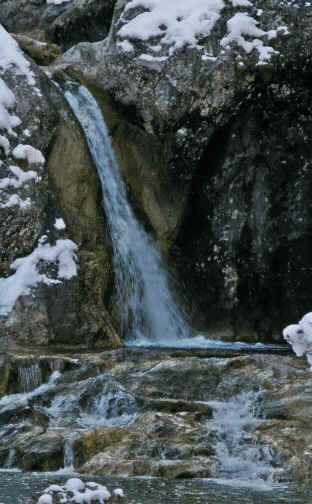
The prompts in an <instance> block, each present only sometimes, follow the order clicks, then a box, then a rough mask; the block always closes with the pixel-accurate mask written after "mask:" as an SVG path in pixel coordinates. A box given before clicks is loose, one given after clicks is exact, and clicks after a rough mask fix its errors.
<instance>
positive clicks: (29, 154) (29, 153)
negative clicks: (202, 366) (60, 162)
mask: <svg viewBox="0 0 312 504" xmlns="http://www.w3.org/2000/svg"><path fill="white" fill-rule="evenodd" d="M12 155H13V156H14V157H15V159H25V160H26V161H27V162H28V163H29V164H39V165H42V164H44V163H45V158H44V156H43V154H42V152H41V151H40V150H38V149H35V148H34V147H32V146H31V145H23V144H19V145H17V146H16V147H15V149H14V150H13V151H12Z"/></svg>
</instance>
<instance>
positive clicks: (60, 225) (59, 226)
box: [53, 217, 66, 231]
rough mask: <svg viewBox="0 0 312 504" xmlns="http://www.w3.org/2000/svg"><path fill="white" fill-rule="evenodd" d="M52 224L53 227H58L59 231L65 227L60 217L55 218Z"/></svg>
mask: <svg viewBox="0 0 312 504" xmlns="http://www.w3.org/2000/svg"><path fill="white" fill-rule="evenodd" d="M53 226H54V227H55V229H58V230H59V231H61V230H63V229H66V224H65V222H64V221H63V219H62V218H61V217H60V218H59V219H55V222H54V225H53Z"/></svg>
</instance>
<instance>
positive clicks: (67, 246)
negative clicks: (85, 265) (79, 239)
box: [0, 239, 77, 315]
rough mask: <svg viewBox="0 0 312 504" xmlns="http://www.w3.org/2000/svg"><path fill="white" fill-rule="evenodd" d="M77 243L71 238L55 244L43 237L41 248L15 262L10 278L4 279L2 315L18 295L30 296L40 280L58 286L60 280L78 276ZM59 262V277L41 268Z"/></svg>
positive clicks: (0, 303) (1, 280)
mask: <svg viewBox="0 0 312 504" xmlns="http://www.w3.org/2000/svg"><path fill="white" fill-rule="evenodd" d="M76 250H77V245H76V244H75V243H74V242H73V241H71V240H69V239H65V240H57V242H56V243H55V245H51V244H49V243H45V239H43V240H39V244H38V247H37V248H36V249H35V250H34V251H33V252H32V253H31V254H29V255H28V256H25V257H21V258H19V259H16V260H15V261H14V262H13V263H12V264H11V269H13V270H15V273H14V274H13V275H11V276H9V277H7V278H0V315H7V314H8V313H9V312H10V311H12V309H13V308H14V305H15V303H16V301H17V300H18V298H19V297H20V296H23V295H28V294H30V293H31V290H32V289H33V288H34V287H36V286H37V285H38V284H39V283H44V284H46V285H54V284H58V283H61V280H60V279H66V280H69V279H70V278H72V277H73V276H75V275H77V264H76V253H75V252H76ZM50 264H55V265H56V266H57V274H56V276H57V278H56V279H54V278H51V277H50V276H48V274H46V273H42V272H40V271H39V266H40V267H41V269H42V266H43V265H46V266H47V265H50Z"/></svg>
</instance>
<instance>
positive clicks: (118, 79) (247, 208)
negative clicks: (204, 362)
mask: <svg viewBox="0 0 312 504" xmlns="http://www.w3.org/2000/svg"><path fill="white" fill-rule="evenodd" d="M133 5H134V4H133ZM140 5H141V4H140V2H136V3H135V5H134V6H133V7H132V2H129V1H126V0H123V1H121V0H120V1H119V2H117V4H116V7H115V12H114V19H113V25H112V30H111V31H110V35H109V37H108V38H107V39H106V40H105V41H104V42H103V43H98V44H87V43H84V44H78V45H77V46H75V47H73V48H72V49H71V50H69V51H68V52H67V53H66V54H65V55H64V56H63V57H62V58H61V59H59V60H58V66H59V67H61V68H63V69H67V70H68V71H71V72H73V73H74V74H75V75H76V76H78V77H79V76H80V78H81V79H82V80H83V81H84V82H86V83H87V84H88V85H89V86H91V87H92V86H93V87H94V88H96V89H97V90H98V92H99V93H100V92H102V93H103V94H104V95H105V96H106V97H109V99H110V100H111V102H112V103H113V104H114V107H115V108H116V107H118V108H119V110H120V111H121V112H122V114H123V117H124V119H125V121H126V122H127V127H124V131H125V135H126V134H127V133H128V132H129V131H131V132H133V131H138V130H137V128H139V129H140V135H139V137H138V136H137V137H136V138H135V134H130V135H129V137H130V139H129V140H128V135H127V142H133V144H134V145H135V147H131V149H132V152H135V153H138V152H139V151H140V150H141V151H142V149H141V147H140V145H142V141H144V142H145V144H146V149H145V152H144V156H143V159H147V160H148V159H149V153H150V163H149V166H150V167H151V168H150V170H149V176H147V175H146V174H144V169H143V171H142V169H140V168H137V171H138V172H139V173H140V175H141V177H142V178H141V180H144V183H143V184H141V183H140V182H137V177H135V176H133V173H134V172H133V168H132V167H131V163H129V167H127V166H125V165H126V163H125V156H123V155H122V150H123V147H122V145H121V144H122V141H123V140H122V137H123V139H124V138H125V135H121V136H120V129H119V130H118V132H117V133H116V130H115V129H114V128H113V127H111V134H112V137H113V139H114V140H115V144H116V150H117V152H119V160H120V162H121V164H122V167H123V168H122V169H123V171H124V173H125V178H126V180H127V181H128V182H129V185H130V187H131V192H132V194H133V195H134V197H135V201H136V203H137V204H138V205H139V212H141V214H142V212H143V214H145V215H146V216H147V218H148V219H149V221H150V224H151V225H152V227H153V228H154V231H155V233H156V235H157V237H158V238H159V239H160V240H161V242H162V244H163V247H164V250H166V251H167V252H168V253H169V256H170V258H171V262H173V263H174V264H175V265H176V267H177V270H178V274H179V277H180V279H181V280H182V283H183V284H184V285H185V295H186V298H187V300H188V301H187V305H188V307H189V308H190V311H191V312H192V315H193V318H194V322H195V324H197V326H198V327H201V328H202V329H206V330H207V331H209V332H210V333H211V334H219V335H221V336H223V337H228V338H230V339H233V338H234V339H235V338H239V339H246V338H247V339H250V340H255V339H259V338H260V339H262V340H263V339H271V338H272V337H273V338H274V339H279V338H280V329H281V327H282V326H283V325H284V324H285V323H287V321H289V320H292V319H297V318H298V316H300V314H301V313H303V312H304V311H305V310H307V309H308V305H309V300H310V296H311V287H310V286H311V278H310V274H309V271H310V269H311V261H310V254H309V249H310V231H309V221H310V218H311V216H310V203H309V199H308V198H309V197H308V194H309V187H310V183H311V181H310V175H309V174H310V171H311V170H309V166H310V164H311V146H310V144H309V138H310V136H311V114H310V110H311V90H310V87H309V80H310V67H311V66H310V59H311V56H310V55H311V38H310V36H309V33H310V30H311V17H310V10H311V6H309V5H308V4H305V6H303V5H301V3H300V5H299V6H296V8H294V7H291V5H290V4H287V5H286V4H284V3H281V2H278V3H276V2H273V1H272V2H271V1H270V2H262V1H257V2H256V3H253V4H251V3H250V2H242V3H241V4H240V3H239V2H238V3H236V4H235V5H236V7H234V6H230V2H227V5H226V6H225V7H224V9H223V10H222V15H221V17H219V19H217V21H216V22H215V25H214V27H213V29H212V30H211V32H210V35H209V36H207V37H206V38H205V37H203V39H200V38H197V39H196V40H197V45H196V44H195V45H194V44H193V46H190V45H188V44H186V45H185V44H184V45H183V44H180V46H178V43H177V42H174V43H175V45H174V43H173V42H170V40H169V41H168V37H169V35H168V33H169V29H170V23H169V22H168V26H169V27H167V26H165V25H164V26H163V27H161V26H160V28H159V27H158V28H157V29H156V28H155V33H154V32H153V29H154V28H153V29H152V28H151V34H152V36H151V37H150V38H149V37H148V35H146V33H145V35H144V36H141V35H140V34H139V29H136V24H135V22H137V23H139V21H138V19H139V16H140V15H143V14H144V13H145V14H144V15H145V16H146V17H145V18H144V19H146V23H147V25H146V26H150V25H148V22H149V21H148V16H149V15H150V16H151V15H152V14H153V13H150V14H149V13H148V12H146V11H144V8H143V6H141V7H140ZM233 5H234V4H233ZM297 7H298V8H297ZM142 13H143V14H142ZM153 15H154V14H153ZM247 18H248V20H247ZM181 19H182V18H181ZM250 19H253V21H250ZM246 20H247V21H248V23H249V32H248V30H247V29H246V30H247V31H245V32H244V30H243V29H241V31H240V29H238V30H237V31H236V32H235V30H234V28H233V26H234V25H235V26H236V27H237V26H241V25H240V23H242V22H243V21H244V22H247V21H246ZM178 21H179V19H178ZM231 23H232V24H231ZM235 23H236V24H235ZM250 23H251V24H250ZM251 25H252V28H250V26H251ZM178 29H179V28H178V27H177V30H178ZM147 30H148V28H147ZM166 30H167V31H166ZM231 30H232V31H231ZM257 30H258V31H257ZM247 32H248V33H247ZM246 33H247V37H246ZM170 34H171V35H172V32H170ZM248 36H249V37H250V40H249V39H248ZM172 37H174V35H172ZM256 37H258V38H256ZM164 41H166V42H164ZM170 44H171V45H170ZM248 44H250V45H248ZM108 122H109V123H110V120H108ZM143 139H144V140H143ZM151 145H153V146H154V147H153V148H151ZM160 152H161V155H160ZM155 153H156V155H155ZM135 155H136V154H135ZM141 159H142V157H141ZM155 160H156V163H155ZM138 165H139V166H140V162H139V163H138ZM146 165H147V163H145V171H148V168H146ZM157 166H158V168H157ZM156 181H159V184H158V185H157V182H156ZM159 187H161V195H162V196H161V198H160V197H159V194H158V192H159ZM146 195H148V197H146ZM164 201H165V203H164ZM167 216H170V218H167ZM164 221H165V222H166V225H165V226H164V224H163V223H164Z"/></svg>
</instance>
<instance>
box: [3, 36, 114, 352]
mask: <svg viewBox="0 0 312 504" xmlns="http://www.w3.org/2000/svg"><path fill="white" fill-rule="evenodd" d="M1 35H2V37H6V43H7V44H10V47H11V49H12V51H11V54H13V56H12V55H11V57H12V58H13V57H14V58H15V61H16V66H13V65H12V66H10V65H9V66H8V67H7V69H5V72H3V74H2V76H1V77H2V78H3V80H2V81H1V83H2V89H4V90H5V92H6V93H7V95H6V94H2V95H1V99H2V100H3V96H4V97H6V96H8V97H9V98H10V100H11V101H10V103H9V104H8V101H7V102H5V101H2V102H1V103H0V105H1V106H2V109H1V114H2V115H1V119H2V123H1V127H2V129H1V133H3V134H2V135H1V136H0V140H1V143H0V145H1V149H0V159H1V161H0V172H1V179H0V180H1V181H0V184H1V186H0V199H1V201H0V212H1V230H0V271H1V278H0V291H1V296H0V320H1V323H0V343H1V345H2V346H9V347H10V346H16V345H35V344H41V345H42V344H51V343H54V344H59V343H62V344H66V343H68V342H69V341H70V343H71V344H72V343H73V341H76V342H77V343H80V344H84V345H88V344H103V345H105V346H106V345H108V346H109V347H112V346H113V347H115V346H116V345H117V346H118V345H120V344H121V342H120V340H119V338H118V336H117V335H116V333H115V331H114V329H113V327H112V325H111V322H110V317H109V315H108V313H107V310H106V304H105V303H106V302H107V299H108V297H109V294H108V293H109V292H110V290H111V285H112V270H111V263H110V252H109V250H110V244H109V243H108V242H107V238H106V233H105V218H104V216H103V212H102V209H101V204H100V200H101V196H100V194H99V183H98V178H97V174H96V170H95V168H94V166H93V163H92V161H91V159H90V155H89V151H88V148H87V145H86V143H85V140H84V136H83V134H82V132H81V130H80V127H79V125H78V124H77V122H76V120H75V119H74V117H73V116H72V114H71V112H70V110H69V108H68V106H67V105H66V103H65V102H64V99H63V97H62V96H61V94H60V93H59V92H58V90H57V89H56V87H55V86H54V85H52V83H51V82H50V81H49V80H48V78H47V77H46V75H45V74H43V72H41V71H39V69H37V68H36V67H35V65H30V63H28V61H27V60H26V59H25V58H24V56H23V55H22V54H21V53H20V52H19V51H18V49H17V48H16V46H15V45H14V41H13V39H10V38H9V36H8V35H5V32H4V31H3V32H1ZM4 64H5V60H4ZM18 65H19V66H18ZM4 68H5V67H4ZM0 101H1V100H0ZM6 105H8V109H6V108H5V106H6ZM13 114H14V115H13ZM10 125H11V126H10ZM13 129H14V131H13ZM14 261H15V262H14ZM13 263H14V264H13ZM12 264H13V266H12ZM14 270H16V272H15V273H14ZM78 270H79V275H77V273H78Z"/></svg>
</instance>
